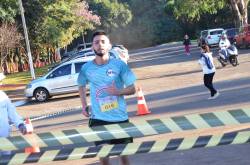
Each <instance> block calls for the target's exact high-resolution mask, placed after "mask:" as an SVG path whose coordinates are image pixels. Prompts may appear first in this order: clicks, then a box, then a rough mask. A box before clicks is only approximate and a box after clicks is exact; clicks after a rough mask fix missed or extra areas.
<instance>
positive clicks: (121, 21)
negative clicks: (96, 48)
mask: <svg viewBox="0 0 250 165" xmlns="http://www.w3.org/2000/svg"><path fill="white" fill-rule="evenodd" d="M87 2H88V3H89V7H90V9H91V10H92V11H93V12H94V13H96V14H97V15H100V16H101V24H102V28H103V29H105V30H106V31H108V32H111V29H113V28H119V27H124V26H126V25H127V24H128V23H129V22H130V21H131V19H132V14H131V11H130V10H129V6H128V5H127V4H126V3H119V2H118V1H117V0H87Z"/></svg>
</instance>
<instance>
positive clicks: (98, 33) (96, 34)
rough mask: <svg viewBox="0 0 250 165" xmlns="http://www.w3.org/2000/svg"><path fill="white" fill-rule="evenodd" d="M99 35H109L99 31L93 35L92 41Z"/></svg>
mask: <svg viewBox="0 0 250 165" xmlns="http://www.w3.org/2000/svg"><path fill="white" fill-rule="evenodd" d="M98 35H105V36H107V34H106V32H105V31H104V30H97V31H95V32H94V33H93V35H92V41H93V40H94V38H95V36H98Z"/></svg>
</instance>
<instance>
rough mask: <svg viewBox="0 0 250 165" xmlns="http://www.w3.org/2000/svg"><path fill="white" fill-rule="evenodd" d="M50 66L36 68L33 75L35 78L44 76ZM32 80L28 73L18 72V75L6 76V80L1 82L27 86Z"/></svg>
mask: <svg viewBox="0 0 250 165" xmlns="http://www.w3.org/2000/svg"><path fill="white" fill-rule="evenodd" d="M49 67H50V65H48V66H45V67H42V68H36V69H35V75H36V78H38V77H40V76H42V75H44V74H45V73H47V72H48V68H49ZM31 80H32V78H31V73H30V71H25V72H19V73H12V74H8V75H6V78H5V79H4V80H3V84H20V85H21V84H28V83H29V82H30V81H31Z"/></svg>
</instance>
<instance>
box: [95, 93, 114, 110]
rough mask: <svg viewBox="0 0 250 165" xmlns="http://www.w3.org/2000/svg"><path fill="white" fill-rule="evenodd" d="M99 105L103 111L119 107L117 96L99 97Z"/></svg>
mask: <svg viewBox="0 0 250 165" xmlns="http://www.w3.org/2000/svg"><path fill="white" fill-rule="evenodd" d="M99 105H100V108H101V111H102V112H107V111H111V110H114V109H118V100H117V97H116V96H107V97H104V98H99Z"/></svg>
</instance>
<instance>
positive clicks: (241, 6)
mask: <svg viewBox="0 0 250 165" xmlns="http://www.w3.org/2000/svg"><path fill="white" fill-rule="evenodd" d="M248 3H249V0H230V4H231V6H232V9H233V13H234V14H235V16H236V19H237V20H236V22H237V26H238V27H239V26H244V25H247V24H248V19H247V18H248V15H247V6H248Z"/></svg>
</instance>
